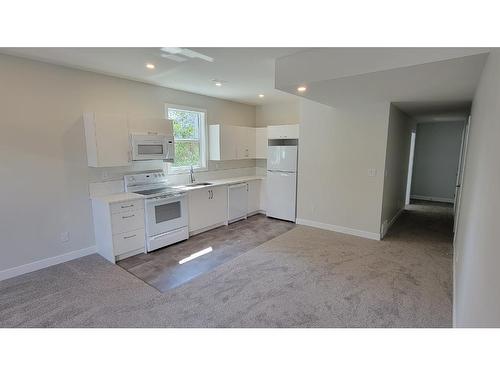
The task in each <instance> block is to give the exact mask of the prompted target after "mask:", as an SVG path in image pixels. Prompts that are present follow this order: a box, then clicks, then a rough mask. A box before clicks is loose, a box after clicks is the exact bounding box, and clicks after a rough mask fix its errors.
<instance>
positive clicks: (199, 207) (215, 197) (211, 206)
mask: <svg viewBox="0 0 500 375" xmlns="http://www.w3.org/2000/svg"><path fill="white" fill-rule="evenodd" d="M226 221H227V186H216V187H210V188H203V189H195V190H191V191H190V192H189V231H190V232H194V231H197V230H200V229H203V228H207V227H210V226H213V225H215V224H220V223H224V222H226Z"/></svg>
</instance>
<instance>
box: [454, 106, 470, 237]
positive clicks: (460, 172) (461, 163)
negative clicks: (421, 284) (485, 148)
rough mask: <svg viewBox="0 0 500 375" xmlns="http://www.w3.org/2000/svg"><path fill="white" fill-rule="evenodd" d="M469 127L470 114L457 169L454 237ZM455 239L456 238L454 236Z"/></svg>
mask: <svg viewBox="0 0 500 375" xmlns="http://www.w3.org/2000/svg"><path fill="white" fill-rule="evenodd" d="M469 128H470V116H469V118H468V120H467V123H466V124H465V127H464V131H463V133H462V146H461V149H460V159H459V162H458V171H457V183H456V186H455V202H454V205H453V209H454V212H455V215H454V223H453V233H454V237H455V234H456V233H457V227H458V218H459V214H460V198H461V195H462V184H463V180H464V171H465V161H466V158H467V145H468V143H469ZM453 240H455V238H453Z"/></svg>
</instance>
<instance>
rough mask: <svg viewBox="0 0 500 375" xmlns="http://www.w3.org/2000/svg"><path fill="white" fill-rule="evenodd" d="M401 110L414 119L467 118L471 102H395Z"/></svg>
mask: <svg viewBox="0 0 500 375" xmlns="http://www.w3.org/2000/svg"><path fill="white" fill-rule="evenodd" d="M393 104H394V105H395V106H396V107H398V108H399V109H400V110H402V111H403V112H405V113H406V114H408V115H410V116H412V117H421V116H431V117H433V118H438V117H443V116H444V117H445V118H449V117H453V118H457V117H459V118H466V117H467V116H468V115H469V113H470V109H471V104H472V103H471V101H446V102H393Z"/></svg>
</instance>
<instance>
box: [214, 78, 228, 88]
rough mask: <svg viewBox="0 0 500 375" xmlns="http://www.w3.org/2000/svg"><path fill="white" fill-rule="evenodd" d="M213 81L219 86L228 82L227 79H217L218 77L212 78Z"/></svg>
mask: <svg viewBox="0 0 500 375" xmlns="http://www.w3.org/2000/svg"><path fill="white" fill-rule="evenodd" d="M212 82H213V83H214V85H215V86H217V87H221V86H222V84H223V83H226V81H223V80H221V79H216V78H213V79H212Z"/></svg>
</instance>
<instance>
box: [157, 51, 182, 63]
mask: <svg viewBox="0 0 500 375" xmlns="http://www.w3.org/2000/svg"><path fill="white" fill-rule="evenodd" d="M160 56H161V57H163V58H165V59H169V60H172V61H175V62H184V61H187V60H188V59H187V58H186V57H182V56H179V55H169V54H166V53H162V54H161V55H160Z"/></svg>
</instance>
